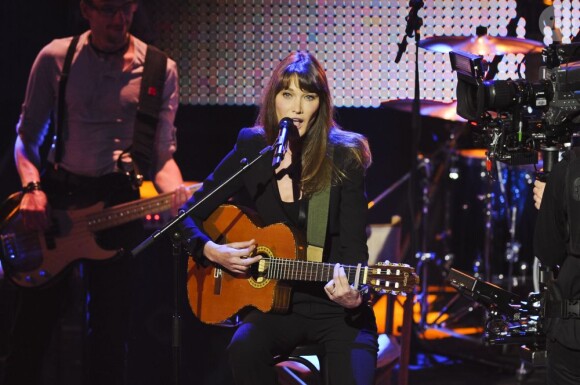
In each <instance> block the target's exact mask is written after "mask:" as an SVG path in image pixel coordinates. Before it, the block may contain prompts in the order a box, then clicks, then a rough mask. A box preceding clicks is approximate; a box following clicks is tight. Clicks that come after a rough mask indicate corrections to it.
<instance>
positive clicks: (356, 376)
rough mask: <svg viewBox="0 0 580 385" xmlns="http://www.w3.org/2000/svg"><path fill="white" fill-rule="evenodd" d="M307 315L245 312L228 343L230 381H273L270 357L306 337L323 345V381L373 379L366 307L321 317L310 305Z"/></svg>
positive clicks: (341, 384) (372, 330) (373, 344)
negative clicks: (325, 378)
mask: <svg viewBox="0 0 580 385" xmlns="http://www.w3.org/2000/svg"><path fill="white" fill-rule="evenodd" d="M315 308H316V306H315V305H314V306H313V309H315ZM312 315H313V316H312V317H311V316H309V315H308V314H297V313H290V314H288V315H276V314H263V313H260V312H258V311H254V312H252V313H250V314H249V315H248V316H247V317H246V318H245V319H244V322H243V323H242V324H241V325H240V327H239V328H238V330H237V331H236V333H235V334H234V337H233V338H232V341H231V343H230V345H229V346H228V358H229V362H230V367H231V368H232V372H233V375H234V379H235V382H236V384H238V385H242V384H260V385H267V384H272V385H274V384H276V383H277V379H276V374H275V371H274V369H273V365H272V363H273V357H274V356H276V355H279V354H288V353H290V352H291V351H292V349H293V348H294V347H295V346H297V345H299V344H302V343H306V342H316V343H320V344H323V345H324V347H325V350H326V362H327V365H328V369H329V375H330V378H329V379H328V383H330V384H333V385H352V384H359V385H362V384H366V385H370V384H373V383H374V375H375V368H376V360H377V349H378V344H377V333H376V324H375V319H374V314H372V310H371V309H370V308H368V307H362V308H361V312H359V313H358V314H355V315H354V316H353V317H351V316H350V315H348V314H347V313H344V314H343V315H337V314H336V313H334V314H328V316H325V315H324V314H320V313H318V312H317V311H316V310H313V313H312Z"/></svg>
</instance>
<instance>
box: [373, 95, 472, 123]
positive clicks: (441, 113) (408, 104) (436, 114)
mask: <svg viewBox="0 0 580 385" xmlns="http://www.w3.org/2000/svg"><path fill="white" fill-rule="evenodd" d="M381 106H383V107H387V108H393V109H395V110H399V111H404V112H412V111H413V99H397V100H389V101H387V102H383V103H381ZM420 111H421V115H422V116H429V117H432V118H438V119H444V120H450V121H454V122H466V120H465V119H463V118H462V117H461V116H459V115H457V102H451V103H445V102H438V101H435V100H421V109H420Z"/></svg>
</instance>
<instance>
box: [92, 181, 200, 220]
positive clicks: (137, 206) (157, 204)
mask: <svg viewBox="0 0 580 385" xmlns="http://www.w3.org/2000/svg"><path fill="white" fill-rule="evenodd" d="M200 186H201V184H195V185H191V186H189V187H187V189H188V190H193V191H195V190H197V189H198V188H199V187H200ZM173 195H174V192H167V193H163V194H159V195H158V196H155V197H153V198H148V199H141V200H136V201H131V202H127V203H123V204H120V205H117V206H114V207H109V208H106V209H104V210H103V211H101V212H100V213H98V214H93V215H91V216H89V217H88V218H87V222H88V226H89V228H90V230H91V231H101V230H105V229H109V228H111V227H115V226H119V225H122V224H124V223H128V222H131V221H134V220H135V219H139V218H143V217H144V216H145V215H146V214H149V213H160V212H162V211H165V210H168V209H170V208H171V203H172V201H173Z"/></svg>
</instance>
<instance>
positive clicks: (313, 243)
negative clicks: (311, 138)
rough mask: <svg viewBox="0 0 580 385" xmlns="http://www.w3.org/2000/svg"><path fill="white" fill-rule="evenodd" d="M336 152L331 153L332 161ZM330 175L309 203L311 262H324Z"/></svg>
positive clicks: (308, 254) (307, 237)
mask: <svg viewBox="0 0 580 385" xmlns="http://www.w3.org/2000/svg"><path fill="white" fill-rule="evenodd" d="M333 152H334V150H331V151H330V159H331V160H332V154H333ZM330 182H331V181H330V173H329V180H328V181H327V183H326V188H324V190H322V191H319V192H317V193H316V194H314V195H313V196H312V198H310V201H309V202H308V225H307V227H306V241H307V243H308V247H307V248H306V258H307V259H308V261H311V262H322V255H323V252H324V243H325V241H326V228H327V226H328V208H329V203H330V184H331V183H330Z"/></svg>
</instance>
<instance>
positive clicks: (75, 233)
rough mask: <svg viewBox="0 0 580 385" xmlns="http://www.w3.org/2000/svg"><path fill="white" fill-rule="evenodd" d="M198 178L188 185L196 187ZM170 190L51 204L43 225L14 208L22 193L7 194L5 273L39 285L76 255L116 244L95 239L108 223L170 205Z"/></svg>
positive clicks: (0, 234) (1, 227)
mask: <svg viewBox="0 0 580 385" xmlns="http://www.w3.org/2000/svg"><path fill="white" fill-rule="evenodd" d="M200 187H201V184H200V183H199V184H194V185H191V186H189V187H187V189H189V190H190V191H192V192H193V191H195V190H197V189H199V188H200ZM173 195H174V192H168V193H164V194H159V195H157V196H154V197H152V198H147V199H139V200H135V201H131V202H127V203H123V204H120V205H117V206H112V207H106V208H105V207H104V203H102V202H99V203H96V204H94V205H92V206H89V207H86V208H83V209H74V210H56V209H53V210H51V219H52V226H51V227H50V229H49V230H48V231H45V232H40V231H30V230H28V229H27V228H26V227H25V226H24V223H23V220H22V216H21V215H20V213H19V205H20V200H21V198H22V193H20V192H17V193H14V194H12V195H11V196H10V197H9V198H8V199H7V200H6V202H5V203H4V204H3V205H2V208H1V209H0V213H1V214H2V218H5V219H4V220H3V221H2V222H0V242H1V248H0V258H1V260H2V266H3V268H4V270H5V272H6V273H7V275H8V277H9V278H10V280H11V281H12V282H14V283H15V284H16V285H18V286H21V287H26V288H34V287H40V286H44V285H46V284H48V283H50V282H51V281H52V280H53V279H54V278H56V277H57V276H59V275H60V274H61V273H62V272H63V271H64V270H66V268H67V267H69V266H71V265H72V264H73V263H74V262H76V261H79V260H105V259H109V258H112V257H114V256H115V255H117V253H118V251H117V250H105V249H103V248H101V247H100V246H99V244H98V243H97V241H96V239H95V233H96V232H98V231H102V230H106V229H110V228H113V227H116V226H119V225H122V224H125V223H128V222H131V221H134V220H136V219H141V218H144V217H145V215H146V214H148V213H160V212H162V211H165V210H167V209H169V208H171V203H172V200H173Z"/></svg>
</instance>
